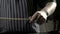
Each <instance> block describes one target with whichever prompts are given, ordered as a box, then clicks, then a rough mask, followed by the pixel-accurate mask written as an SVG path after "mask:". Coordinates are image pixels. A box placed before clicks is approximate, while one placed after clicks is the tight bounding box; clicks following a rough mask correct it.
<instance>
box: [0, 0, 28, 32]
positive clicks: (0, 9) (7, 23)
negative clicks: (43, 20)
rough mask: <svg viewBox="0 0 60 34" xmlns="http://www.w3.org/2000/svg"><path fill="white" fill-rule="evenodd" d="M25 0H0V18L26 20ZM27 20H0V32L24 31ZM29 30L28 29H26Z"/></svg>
mask: <svg viewBox="0 0 60 34" xmlns="http://www.w3.org/2000/svg"><path fill="white" fill-rule="evenodd" d="M27 7H28V6H27V0H0V17H5V18H28V8H27ZM27 21H28V20H18V19H17V20H3V19H2V20H0V29H1V30H0V31H1V32H5V31H13V32H14V31H21V32H23V31H24V28H26V22H27ZM28 28H29V27H28Z"/></svg>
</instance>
